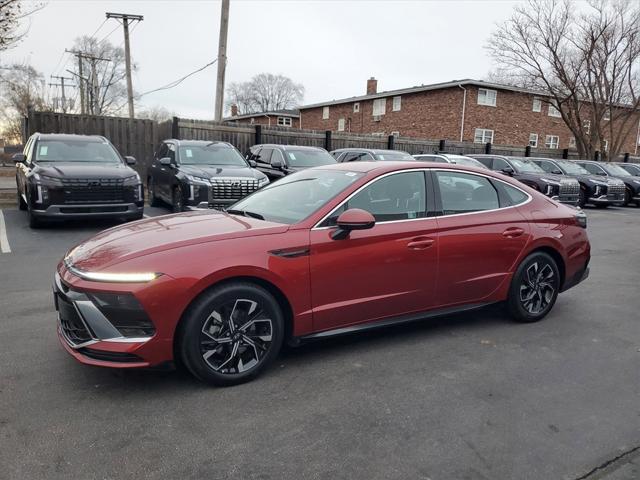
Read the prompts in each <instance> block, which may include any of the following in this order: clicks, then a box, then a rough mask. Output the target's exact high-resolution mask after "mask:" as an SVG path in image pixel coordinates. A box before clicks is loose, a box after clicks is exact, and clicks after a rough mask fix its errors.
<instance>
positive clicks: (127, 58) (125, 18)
mask: <svg viewBox="0 0 640 480" xmlns="http://www.w3.org/2000/svg"><path fill="white" fill-rule="evenodd" d="M107 18H115V19H116V20H122V27H123V28H124V62H125V66H126V69H127V99H128V101H129V118H134V116H135V112H134V110H133V83H132V82H131V53H130V48H129V22H130V21H137V22H141V21H142V20H144V18H143V16H142V15H131V14H128V13H111V12H107Z"/></svg>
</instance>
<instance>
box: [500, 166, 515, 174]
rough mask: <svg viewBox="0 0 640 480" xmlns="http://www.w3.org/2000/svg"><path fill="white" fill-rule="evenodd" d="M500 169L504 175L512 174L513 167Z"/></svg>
mask: <svg viewBox="0 0 640 480" xmlns="http://www.w3.org/2000/svg"><path fill="white" fill-rule="evenodd" d="M500 171H501V172H502V173H504V174H505V175H513V174H514V171H513V168H511V167H505V168H503V169H502V170H500Z"/></svg>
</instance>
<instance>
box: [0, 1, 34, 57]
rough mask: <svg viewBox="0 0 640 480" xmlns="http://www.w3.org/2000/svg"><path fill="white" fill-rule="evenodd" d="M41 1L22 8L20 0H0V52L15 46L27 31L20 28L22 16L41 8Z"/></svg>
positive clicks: (22, 4) (22, 3) (24, 16)
mask: <svg viewBox="0 0 640 480" xmlns="http://www.w3.org/2000/svg"><path fill="white" fill-rule="evenodd" d="M43 6H44V5H43V4H42V3H35V4H33V3H32V4H31V5H30V8H28V9H27V8H24V2H22V1H21V0H0V52H2V51H4V50H9V49H10V48H13V47H15V46H16V45H17V44H18V43H19V42H20V40H22V39H23V38H24V36H25V35H26V34H27V32H28V30H29V29H28V28H22V25H21V22H22V20H23V19H24V18H26V17H28V16H29V15H31V14H32V13H34V12H36V11H38V10H40V9H42V8H43Z"/></svg>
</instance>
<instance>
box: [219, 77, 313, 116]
mask: <svg viewBox="0 0 640 480" xmlns="http://www.w3.org/2000/svg"><path fill="white" fill-rule="evenodd" d="M226 98H227V102H226V103H227V108H229V107H230V106H231V105H233V104H235V105H237V106H238V113H239V114H241V115H242V114H247V113H256V112H267V111H274V110H283V109H287V108H294V107H296V106H298V105H299V104H300V103H301V102H302V99H303V98H304V86H303V85H302V84H300V83H295V82H294V81H293V80H291V79H290V78H288V77H285V76H283V75H274V74H272V73H260V74H258V75H256V76H254V77H253V78H252V79H251V80H250V81H248V82H241V83H231V84H229V86H228V87H227V94H226Z"/></svg>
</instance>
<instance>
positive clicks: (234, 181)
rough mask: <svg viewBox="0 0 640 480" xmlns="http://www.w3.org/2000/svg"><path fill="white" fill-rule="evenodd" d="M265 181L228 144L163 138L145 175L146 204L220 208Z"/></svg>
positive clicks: (265, 178)
mask: <svg viewBox="0 0 640 480" xmlns="http://www.w3.org/2000/svg"><path fill="white" fill-rule="evenodd" d="M268 183H269V179H268V178H267V177H266V176H265V175H264V174H263V173H261V172H259V171H258V170H256V169H255V168H252V165H251V164H250V163H249V162H248V161H247V160H245V159H244V158H243V156H242V154H241V153H240V152H239V151H238V150H236V148H235V147H234V146H233V145H231V144H230V143H226V142H209V141H202V140H173V139H171V140H165V141H163V142H162V144H161V145H160V147H159V148H158V151H157V152H156V154H155V158H154V159H153V163H152V164H151V168H150V169H149V177H148V178H147V188H148V190H149V193H148V196H149V204H150V205H151V206H154V207H155V206H158V205H159V204H160V201H161V200H162V201H164V202H166V203H167V204H169V205H170V206H171V208H172V210H173V211H174V212H182V211H183V210H193V209H198V208H216V209H219V210H222V209H224V208H226V207H227V206H229V205H231V204H232V203H235V202H237V201H238V200H240V199H241V198H243V197H246V196H247V195H249V194H250V193H253V192H254V191H256V190H258V189H259V188H261V187H264V186H265V185H266V184H268Z"/></svg>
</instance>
